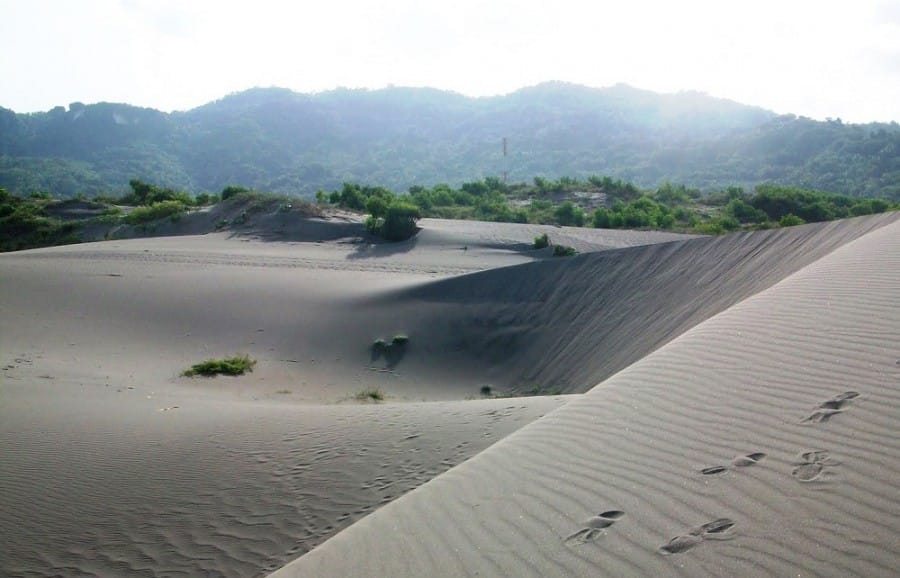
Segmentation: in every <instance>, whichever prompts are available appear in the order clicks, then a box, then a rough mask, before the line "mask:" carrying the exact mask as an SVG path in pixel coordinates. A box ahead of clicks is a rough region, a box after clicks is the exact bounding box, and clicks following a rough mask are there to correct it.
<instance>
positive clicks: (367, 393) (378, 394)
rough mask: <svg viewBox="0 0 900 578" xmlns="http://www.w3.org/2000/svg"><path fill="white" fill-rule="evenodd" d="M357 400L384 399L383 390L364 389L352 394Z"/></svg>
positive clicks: (376, 400)
mask: <svg viewBox="0 0 900 578" xmlns="http://www.w3.org/2000/svg"><path fill="white" fill-rule="evenodd" d="M353 397H355V398H356V399H357V400H359V401H375V402H378V401H384V392H382V391H381V390H380V389H377V388H376V389H364V390H362V391H360V392H357V393H356V395H354V396H353Z"/></svg>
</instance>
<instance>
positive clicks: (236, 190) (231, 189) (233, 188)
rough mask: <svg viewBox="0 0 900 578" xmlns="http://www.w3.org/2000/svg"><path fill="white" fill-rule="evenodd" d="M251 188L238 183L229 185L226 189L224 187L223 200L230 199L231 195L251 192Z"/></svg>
mask: <svg viewBox="0 0 900 578" xmlns="http://www.w3.org/2000/svg"><path fill="white" fill-rule="evenodd" d="M249 192H250V189H248V188H247V187H241V186H238V185H228V186H227V187H225V188H224V189H222V200H223V201H225V200H228V199H230V198H231V197H233V196H235V195H238V194H240V193H249Z"/></svg>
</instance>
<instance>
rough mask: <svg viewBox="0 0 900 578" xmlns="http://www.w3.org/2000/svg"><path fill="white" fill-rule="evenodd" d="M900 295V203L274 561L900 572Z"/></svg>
mask: <svg viewBox="0 0 900 578" xmlns="http://www.w3.org/2000/svg"><path fill="white" fill-rule="evenodd" d="M773 257H775V256H774V255H773ZM769 265H770V266H776V263H770V264H769ZM898 295H900V222H897V221H894V222H892V223H889V224H886V225H885V226H883V227H881V228H877V229H875V230H873V231H871V232H870V233H868V234H866V235H863V236H860V237H859V238H857V239H856V240H853V241H850V242H848V243H846V244H845V245H844V246H841V247H838V248H836V249H835V250H834V251H833V252H832V253H830V254H828V255H825V256H823V257H822V258H820V259H818V260H816V261H814V262H812V263H810V264H809V265H808V266H806V267H804V268H802V269H800V270H798V271H796V272H795V273H793V274H791V275H789V276H787V277H786V278H785V279H783V280H781V281H780V282H778V283H776V284H774V285H773V286H772V287H770V288H768V289H765V290H763V291H761V292H760V293H758V294H756V295H754V296H752V297H749V298H747V299H745V300H744V301H742V302H740V303H738V304H735V305H733V306H732V307H730V308H728V309H726V310H725V311H723V312H722V313H720V314H718V315H716V316H714V317H712V318H711V319H709V320H707V321H705V322H703V323H700V324H699V325H697V326H695V327H694V328H693V329H691V330H689V331H687V332H685V333H684V334H682V335H681V336H679V337H677V338H675V339H674V340H672V341H671V342H669V343H668V344H666V345H665V346H663V347H661V348H660V349H658V350H657V351H655V352H653V353H651V354H649V355H647V356H646V357H644V358H643V359H641V360H640V361H638V362H636V363H634V364H632V365H630V366H629V367H627V368H626V369H624V370H623V371H621V372H619V373H617V374H616V375H614V376H613V377H611V378H609V379H607V380H606V381H604V382H603V383H601V384H600V385H598V386H597V387H595V388H594V389H592V390H591V391H590V392H589V393H587V394H585V395H583V396H581V397H580V398H579V399H577V400H576V401H573V402H571V403H569V404H567V405H566V406H565V407H563V408H561V409H559V410H557V411H556V412H554V413H552V414H550V415H548V416H546V417H544V418H543V419H541V420H538V421H537V422H535V423H533V424H531V425H529V426H528V427H525V428H523V429H521V430H520V431H519V432H517V433H515V434H513V435H511V436H509V437H507V438H505V439H504V440H502V441H501V442H499V443H497V444H495V445H494V446H492V447H491V448H489V449H488V450H486V451H484V452H482V453H481V454H479V455H478V456H476V457H474V458H473V459H471V460H469V461H468V462H466V463H465V464H463V465H461V466H459V467H457V468H454V469H452V470H450V471H449V472H447V473H446V474H443V475H441V476H438V477H437V478H435V479H434V480H432V481H430V482H429V483H427V484H425V485H423V486H421V487H419V488H418V489H416V490H414V491H413V492H410V493H409V494H407V495H405V496H403V497H402V498H399V499H398V500H396V501H394V502H392V503H391V504H389V505H387V506H386V507H384V508H382V509H380V510H378V511H377V512H374V513H373V514H371V515H369V516H367V517H366V518H364V519H362V520H361V521H359V522H358V523H356V524H354V525H353V526H351V527H350V528H349V529H347V530H345V531H343V532H341V533H340V534H338V535H337V536H335V537H334V538H332V539H330V540H329V541H328V542H326V543H325V544H324V545H322V546H320V547H318V548H316V549H315V550H313V551H312V552H310V553H309V554H307V555H306V556H304V557H302V558H300V559H299V560H297V561H296V562H294V563H292V564H290V565H288V566H287V567H285V568H283V569H282V570H280V571H278V572H276V573H275V574H273V575H272V576H273V577H274V576H277V577H278V578H284V577H289V576H428V575H441V576H473V575H484V576H559V575H580V576H587V575H607V576H692V577H696V576H788V575H791V576H796V575H800V576H867V577H871V576H896V575H897V574H896V572H897V568H898V567H900V499H898V496H900V422H898V416H900V389H898V384H900V307H898Z"/></svg>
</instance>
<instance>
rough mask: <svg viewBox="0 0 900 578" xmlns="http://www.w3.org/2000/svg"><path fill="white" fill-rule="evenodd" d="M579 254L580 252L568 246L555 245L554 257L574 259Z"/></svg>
mask: <svg viewBox="0 0 900 578" xmlns="http://www.w3.org/2000/svg"><path fill="white" fill-rule="evenodd" d="M577 254H578V251H576V250H575V247H569V246H568V245H553V256H554V257H574V256H575V255H577Z"/></svg>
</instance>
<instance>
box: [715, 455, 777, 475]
mask: <svg viewBox="0 0 900 578" xmlns="http://www.w3.org/2000/svg"><path fill="white" fill-rule="evenodd" d="M764 457H766V454H764V453H763V452H756V453H752V454H747V455H745V456H738V457H736V458H734V459H733V460H731V466H732V467H735V468H747V467H750V466H754V465H756V464H758V463H759V461H760V460H761V459H763V458H764ZM727 471H728V466H710V467H708V468H703V469H702V470H700V473H701V474H703V475H704V476H712V475H715V474H721V473H723V472H727Z"/></svg>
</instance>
